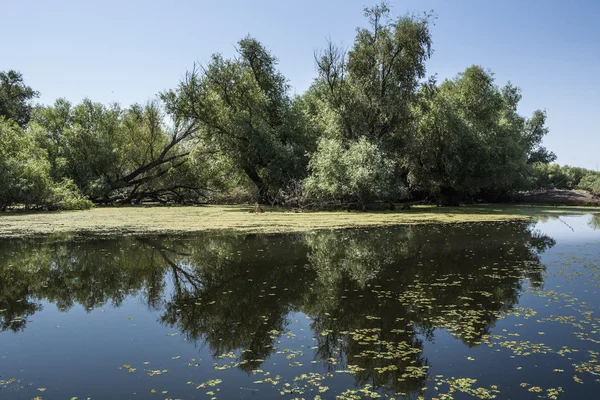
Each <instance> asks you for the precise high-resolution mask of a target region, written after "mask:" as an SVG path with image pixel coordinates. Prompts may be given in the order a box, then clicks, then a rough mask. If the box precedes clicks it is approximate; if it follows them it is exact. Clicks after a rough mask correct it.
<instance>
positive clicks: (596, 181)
mask: <svg viewBox="0 0 600 400" xmlns="http://www.w3.org/2000/svg"><path fill="white" fill-rule="evenodd" d="M578 188H579V189H583V190H587V191H588V192H590V193H592V194H594V195H596V196H600V173H597V172H596V173H589V174H587V175H585V176H584V177H583V178H581V181H580V182H579V185H578Z"/></svg>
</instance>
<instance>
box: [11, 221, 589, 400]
mask: <svg viewBox="0 0 600 400" xmlns="http://www.w3.org/2000/svg"><path fill="white" fill-rule="evenodd" d="M599 225H600V224H598V216H596V217H593V216H591V215H588V216H580V217H562V218H560V219H550V220H546V221H540V222H537V223H525V222H518V223H514V222H513V223H494V224H461V225H446V226H434V225H428V226H412V227H398V228H385V229H368V230H344V231H334V232H320V233H311V234H294V235H239V234H238V235H234V234H220V235H216V234H203V235H195V236H184V237H145V238H134V237H124V238H110V239H98V238H82V237H69V236H61V237H53V238H49V239H48V238H47V239H27V240H10V241H7V240H5V241H1V242H0V331H1V333H0V398H1V399H33V398H41V399H44V400H49V399H72V398H78V399H87V398H91V399H211V398H217V399H236V398H248V399H281V398H287V399H291V398H304V399H319V398H321V399H336V398H339V399H358V398H377V397H378V396H380V397H381V398H396V399H401V398H410V399H418V398H419V397H422V398H425V399H432V398H437V399H449V398H456V399H461V398H493V397H494V396H496V398H500V399H538V398H540V397H542V398H560V399H581V398H596V394H597V392H598V390H599V389H600V384H599V381H598V379H599V378H600V366H599V364H598V352H600V326H599V325H600V316H599V315H598V310H597V307H598V304H599V300H600V293H599V291H598V286H599V285H600V257H599V256H600V231H598V230H595V229H597V228H598V226H599ZM318 396H320V397H318Z"/></svg>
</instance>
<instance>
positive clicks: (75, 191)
mask: <svg viewBox="0 0 600 400" xmlns="http://www.w3.org/2000/svg"><path fill="white" fill-rule="evenodd" d="M48 203H49V208H51V209H55V210H89V209H90V208H92V207H94V203H92V201H91V200H90V199H88V198H87V197H85V196H84V195H83V194H82V193H81V192H80V191H79V188H78V187H77V185H76V184H75V182H73V181H72V180H70V179H63V180H62V181H61V182H59V183H57V184H55V185H54V187H53V188H52V194H51V195H50V197H49V199H48Z"/></svg>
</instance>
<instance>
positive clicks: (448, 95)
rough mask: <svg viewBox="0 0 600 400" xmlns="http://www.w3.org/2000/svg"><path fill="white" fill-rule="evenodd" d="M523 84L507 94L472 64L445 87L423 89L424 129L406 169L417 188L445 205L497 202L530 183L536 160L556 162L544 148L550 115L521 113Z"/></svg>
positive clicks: (420, 116) (420, 118) (420, 112)
mask: <svg viewBox="0 0 600 400" xmlns="http://www.w3.org/2000/svg"><path fill="white" fill-rule="evenodd" d="M520 100H521V91H520V89H519V88H518V87H515V86H512V85H511V84H510V83H508V84H507V85H506V86H504V87H503V88H502V89H500V88H499V87H498V86H497V85H496V84H495V80H494V76H493V74H492V73H491V72H490V71H486V70H484V69H483V68H482V67H480V66H471V67H469V68H467V69H466V70H465V71H464V72H462V73H460V74H459V75H458V76H457V77H456V78H454V79H452V80H446V81H444V82H443V83H442V84H441V85H440V86H437V85H436V84H435V83H434V82H429V83H428V84H426V85H424V86H423V88H422V89H421V91H420V101H419V105H418V106H415V107H414V113H415V116H416V121H417V122H416V128H415V131H414V136H413V138H412V142H411V144H410V146H409V151H408V152H407V154H406V157H405V165H406V166H407V168H408V170H409V184H410V186H411V188H413V189H416V190H422V191H424V192H426V193H427V194H428V195H432V196H433V197H434V198H437V199H440V200H441V202H442V203H444V204H454V205H456V204H458V201H459V200H461V199H468V198H473V197H475V196H477V197H483V198H485V199H488V200H497V199H499V197H501V196H506V195H507V194H508V193H510V192H511V191H513V190H518V189H524V188H527V186H528V185H529V179H530V178H529V176H530V174H531V169H532V168H531V163H532V162H533V161H534V160H541V161H547V160H551V159H552V157H553V155H552V153H550V152H548V151H547V150H546V149H545V148H544V147H543V146H542V145H541V142H542V139H543V137H544V135H546V134H547V132H548V129H547V128H545V126H544V123H545V113H544V112H542V111H536V112H535V113H534V116H533V117H532V118H531V119H527V118H525V117H523V116H521V115H519V114H518V112H517V107H518V103H519V101H520Z"/></svg>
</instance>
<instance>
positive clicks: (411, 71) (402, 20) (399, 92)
mask: <svg viewBox="0 0 600 400" xmlns="http://www.w3.org/2000/svg"><path fill="white" fill-rule="evenodd" d="M364 15H365V17H366V18H367V19H368V22H369V27H368V28H359V29H358V30H357V34H356V37H355V39H354V44H353V46H352V48H351V49H350V51H349V52H347V53H346V52H345V51H344V50H343V49H341V48H340V47H337V46H335V45H333V44H332V43H331V42H330V43H329V45H328V47H327V48H326V49H325V50H324V51H322V52H321V53H319V54H316V55H315V59H316V61H317V68H318V73H319V76H318V78H317V80H316V81H315V84H314V85H313V87H312V88H311V89H310V90H311V91H314V92H315V97H316V99H317V100H319V101H320V102H321V104H322V106H324V107H319V108H318V109H314V111H316V112H317V113H318V114H324V115H325V116H327V117H326V118H323V117H321V120H325V121H326V122H327V123H328V124H333V125H334V128H333V129H332V128H326V129H325V130H327V129H330V130H333V133H334V134H335V135H336V136H337V137H341V138H344V139H349V140H357V139H359V138H360V137H361V136H365V137H367V139H369V140H370V141H376V142H378V143H379V142H381V143H385V144H386V147H387V150H388V151H390V150H398V146H399V145H400V144H402V142H403V140H405V139H406V135H407V134H408V133H409V126H410V120H411V113H410V107H409V106H410V104H411V102H412V101H413V100H414V99H415V94H416V93H415V92H416V89H417V87H418V84H419V79H421V78H423V77H424V76H425V61H426V60H427V59H428V58H429V57H430V55H431V52H432V50H431V33H430V30H429V25H430V23H431V16H430V15H425V16H423V17H416V16H402V17H399V18H396V19H392V18H391V17H390V9H389V7H388V5H387V4H386V3H381V4H380V5H378V6H375V7H371V8H365V10H364Z"/></svg>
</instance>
